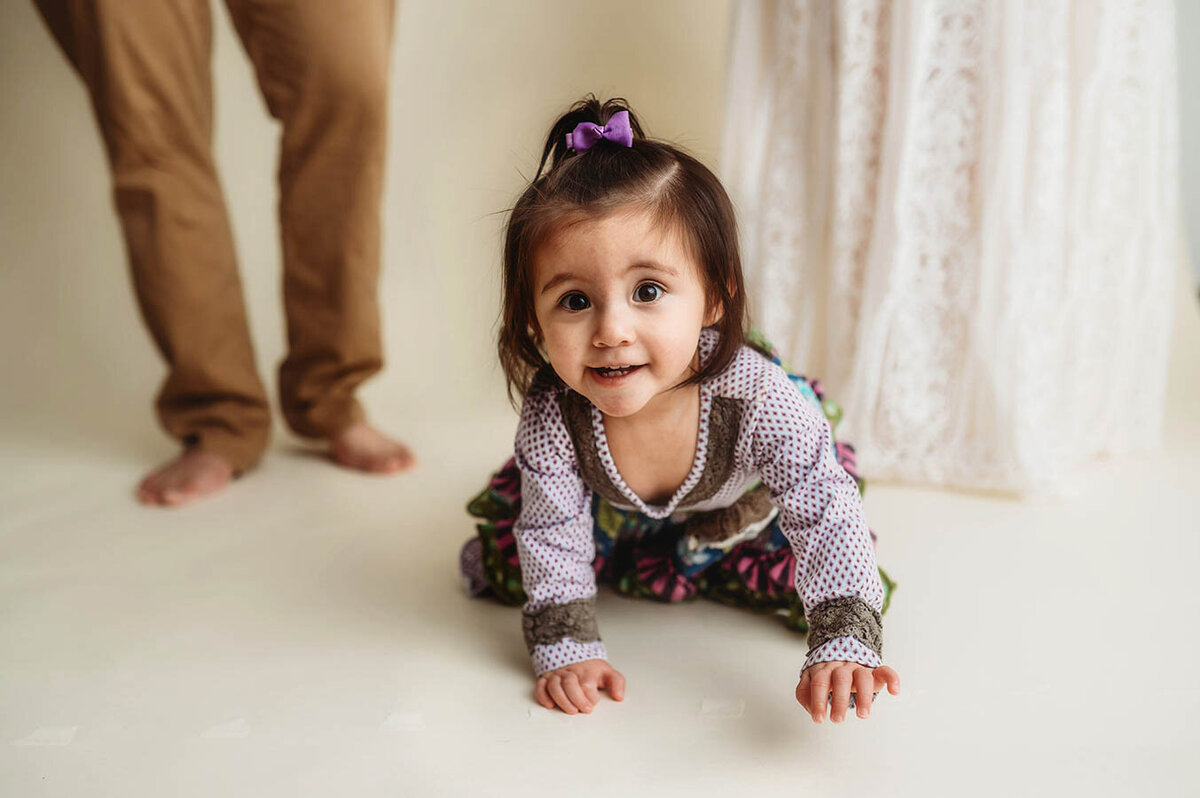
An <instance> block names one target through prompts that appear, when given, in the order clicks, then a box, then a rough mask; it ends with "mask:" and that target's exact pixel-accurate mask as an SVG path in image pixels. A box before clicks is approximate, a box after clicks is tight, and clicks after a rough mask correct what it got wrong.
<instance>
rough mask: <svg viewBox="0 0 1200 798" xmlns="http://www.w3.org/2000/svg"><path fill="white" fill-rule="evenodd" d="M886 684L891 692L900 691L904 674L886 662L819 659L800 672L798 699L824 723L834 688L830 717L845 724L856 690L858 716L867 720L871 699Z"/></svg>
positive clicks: (813, 715)
mask: <svg viewBox="0 0 1200 798" xmlns="http://www.w3.org/2000/svg"><path fill="white" fill-rule="evenodd" d="M884 684H886V685H887V688H888V692H889V693H891V694H892V695H897V694H899V692H900V675H899V674H898V673H896V672H895V671H894V670H892V669H891V668H889V667H887V666H886V665H880V666H879V667H878V668H874V669H871V668H868V667H867V666H865V665H859V664H858V663H857V662H818V663H817V664H816V665H813V666H812V667H810V668H808V669H807V670H805V671H804V673H802V674H800V684H798V685H796V700H797V701H799V702H800V706H802V707H804V708H805V709H806V710H808V713H809V714H810V715H812V719H813V723H821V722H823V721H824V720H825V707H826V704H828V703H829V691H830V690H833V705H832V706H831V707H830V708H829V719H830V720H832V721H833V722H834V723H841V722H842V721H843V720H845V719H846V709H847V708H848V707H849V706H850V692H851V690H853V692H854V693H855V694H856V697H855V704H856V705H857V707H858V717H860V718H863V719H865V718H866V717H867V716H869V715H870V714H871V699H872V698H873V697H874V695H875V693H876V692H877V691H879V690H880V689H882V688H883V686H884Z"/></svg>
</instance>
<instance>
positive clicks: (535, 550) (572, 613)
mask: <svg viewBox="0 0 1200 798" xmlns="http://www.w3.org/2000/svg"><path fill="white" fill-rule="evenodd" d="M516 461H517V465H518V467H519V468H520V470H521V514H520V517H519V518H518V519H517V522H516V525H515V526H514V529H513V532H514V535H515V537H516V540H517V552H518V556H519V557H520V561H521V577H522V581H523V583H524V587H525V593H526V596H527V598H528V600H527V602H526V604H525V608H524V611H523V614H522V622H523V624H522V625H523V628H524V632H525V643H526V647H527V648H528V649H529V653H530V656H531V658H532V660H533V669H534V672H535V673H536V674H537V676H538V677H539V678H538V683H537V689H536V693H537V697H538V700H539V702H541V703H543V705H545V702H544V701H542V699H543V698H544V697H550V698H553V699H554V700H555V701H556V702H557V703H558V704H559V706H560V707H561V708H562V709H563V711H565V712H568V713H570V714H575V712H576V711H579V710H582V709H583V707H584V705H588V701H586V700H584V699H586V698H587V697H588V696H589V690H590V691H591V694H594V691H595V689H596V687H598V686H604V687H605V688H606V689H609V690H610V693H612V694H613V695H614V697H615V695H616V693H617V692H618V690H617V683H618V682H619V684H620V692H621V693H622V694H623V692H624V679H623V678H621V676H620V674H619V673H617V672H616V671H615V670H613V669H612V668H611V667H610V666H609V665H608V664H607V662H606V661H605V660H606V659H607V652H606V651H605V648H604V643H603V642H602V641H601V639H600V633H599V630H598V628H597V626H596V616H595V596H596V578H595V574H594V572H593V570H592V560H593V559H594V557H595V540H594V538H593V536H592V517H591V490H590V489H589V488H588V487H587V485H586V484H585V483H584V482H583V480H582V479H580V477H579V473H578V470H577V468H576V465H575V457H574V451H573V449H572V446H571V442H570V437H569V435H568V434H567V431H566V428H565V425H564V424H563V423H562V418H561V415H560V413H559V412H558V406H557V402H556V401H555V400H554V398H553V396H547V395H541V396H536V395H531V396H530V397H529V399H527V401H526V407H525V408H524V409H523V410H522V415H521V425H520V427H519V429H518V431H517V445H516ZM596 663H598V664H596ZM589 685H590V687H589ZM560 699H561V700H560ZM551 706H553V705H551ZM584 711H590V705H589V709H588V710H584Z"/></svg>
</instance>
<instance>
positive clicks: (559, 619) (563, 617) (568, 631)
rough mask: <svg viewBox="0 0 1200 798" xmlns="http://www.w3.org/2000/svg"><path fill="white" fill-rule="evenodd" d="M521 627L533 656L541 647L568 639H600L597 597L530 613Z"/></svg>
mask: <svg viewBox="0 0 1200 798" xmlns="http://www.w3.org/2000/svg"><path fill="white" fill-rule="evenodd" d="M521 624H522V627H523V628H524V630H525V646H526V648H528V649H529V653H531V654H532V653H533V650H534V649H535V648H536V647H537V646H548V645H553V644H555V643H557V642H559V641H560V640H563V639H564V638H568V637H569V638H571V639H572V640H575V641H577V642H579V643H592V642H598V641H599V640H600V630H599V629H597V628H596V599H595V598H582V599H575V600H574V601H568V602H567V603H565V604H551V605H549V606H547V607H543V608H542V609H540V610H536V611H534V612H526V613H525V614H524V616H523V617H522V619H521Z"/></svg>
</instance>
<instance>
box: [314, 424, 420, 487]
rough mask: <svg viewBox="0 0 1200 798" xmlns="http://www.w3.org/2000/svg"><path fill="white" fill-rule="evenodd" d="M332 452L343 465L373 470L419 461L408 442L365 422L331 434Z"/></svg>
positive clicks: (388, 471) (400, 468)
mask: <svg viewBox="0 0 1200 798" xmlns="http://www.w3.org/2000/svg"><path fill="white" fill-rule="evenodd" d="M329 453H330V455H331V456H332V457H333V459H334V460H336V461H337V462H339V463H341V464H342V465H344V466H348V467H349V468H356V469H358V470H359V471H369V472H371V473H373V474H394V473H396V472H397V471H408V470H409V469H410V468H412V467H413V466H415V465H416V464H417V458H416V457H414V456H413V453H412V452H411V451H409V449H408V447H407V446H405V445H404V444H402V443H400V442H399V441H394V440H392V439H391V438H389V437H387V436H386V435H384V434H383V433H382V432H380V431H379V430H377V429H375V428H374V427H372V426H371V425H370V424H367V423H366V422H360V423H358V424H353V425H351V426H349V427H346V428H345V429H344V430H342V431H341V432H339V433H338V434H337V435H334V436H333V437H332V438H330V439H329Z"/></svg>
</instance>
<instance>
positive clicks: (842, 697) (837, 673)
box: [826, 668, 854, 723]
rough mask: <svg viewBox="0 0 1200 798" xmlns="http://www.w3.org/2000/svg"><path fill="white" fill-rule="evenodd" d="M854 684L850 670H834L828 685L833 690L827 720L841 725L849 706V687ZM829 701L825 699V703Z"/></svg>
mask: <svg viewBox="0 0 1200 798" xmlns="http://www.w3.org/2000/svg"><path fill="white" fill-rule="evenodd" d="M853 683H854V674H853V672H852V671H851V669H850V668H835V669H834V671H833V679H832V680H831V682H830V684H831V686H832V689H833V705H832V707H831V708H830V711H829V719H830V720H832V721H833V722H834V723H841V722H842V721H844V720H845V719H846V710H847V709H848V708H849V706H850V685H851V684H853ZM828 700H829V699H828V698H826V701H828Z"/></svg>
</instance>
